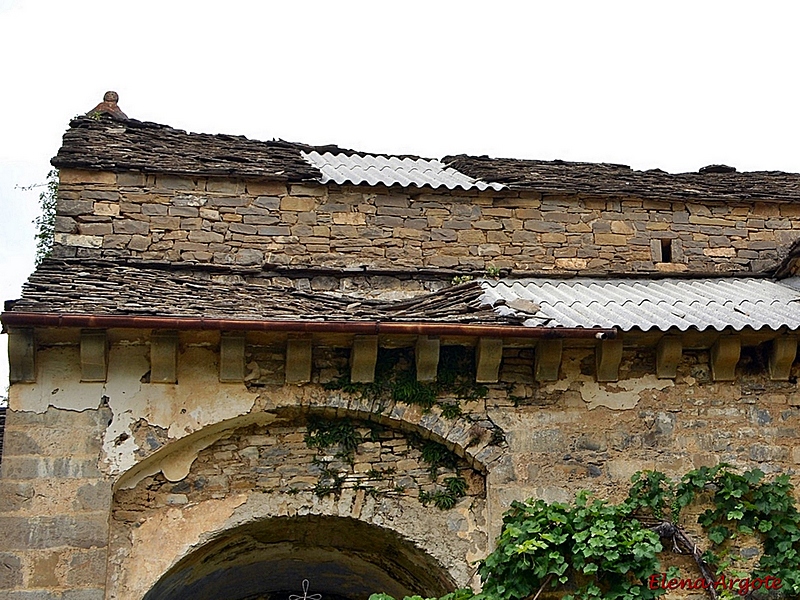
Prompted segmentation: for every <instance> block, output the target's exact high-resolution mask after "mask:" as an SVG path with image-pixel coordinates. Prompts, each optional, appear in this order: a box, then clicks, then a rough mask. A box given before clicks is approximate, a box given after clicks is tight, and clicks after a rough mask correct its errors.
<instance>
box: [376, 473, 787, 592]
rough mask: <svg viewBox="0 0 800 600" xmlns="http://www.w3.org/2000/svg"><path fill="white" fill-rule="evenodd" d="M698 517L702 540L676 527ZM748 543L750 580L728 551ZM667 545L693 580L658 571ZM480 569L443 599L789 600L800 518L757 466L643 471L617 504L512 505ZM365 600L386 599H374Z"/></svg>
mask: <svg viewBox="0 0 800 600" xmlns="http://www.w3.org/2000/svg"><path fill="white" fill-rule="evenodd" d="M686 509H689V510H688V511H687V510H686ZM698 511H702V512H700V514H699V517H696V520H697V523H698V524H699V525H700V527H701V529H702V531H703V532H704V533H705V537H706V540H705V541H704V542H701V541H700V540H693V539H691V537H690V535H689V534H688V533H687V532H686V530H684V528H683V523H684V522H687V521H688V519H689V517H688V516H686V515H685V514H684V512H687V513H689V514H694V515H696V514H697V513H698ZM701 543H703V545H705V546H707V549H706V551H705V552H701V550H700V549H699V548H698V546H699V545H700V544H701ZM752 543H756V544H757V545H758V546H759V548H760V558H759V560H758V562H757V564H755V566H754V567H753V566H751V568H750V569H749V573H748V572H747V571H746V570H745V569H744V568H743V566H742V565H741V564H737V563H742V562H744V561H743V559H741V558H739V557H738V556H737V555H738V554H739V553H738V552H734V550H736V549H739V548H741V547H742V545H744V544H752ZM665 548H666V549H670V550H673V551H679V552H681V553H683V554H687V555H689V556H690V557H691V558H692V559H693V560H694V561H695V563H696V565H697V570H698V573H695V574H694V576H689V577H686V576H684V579H679V578H678V577H679V573H678V570H677V568H675V567H671V568H670V569H668V570H667V572H666V573H664V574H662V569H661V565H660V561H659V554H660V553H662V552H663V551H664V550H665ZM748 564H750V563H748ZM478 572H479V574H480V576H481V581H482V589H481V591H480V592H479V593H477V594H474V593H473V592H472V591H470V590H458V591H457V592H454V593H453V594H448V595H447V596H444V597H443V598H442V599H441V600H445V599H446V600H455V599H458V600H467V599H469V598H472V599H473V600H522V599H526V600H537V599H538V598H539V596H540V595H541V594H542V593H544V592H545V591H550V592H551V593H556V594H558V597H559V598H561V599H562V600H589V599H600V598H603V599H617V600H635V599H636V600H646V599H648V598H657V597H659V596H661V595H663V594H664V593H666V589H665V588H667V589H676V588H677V587H678V585H680V587H681V588H683V589H690V590H699V591H700V593H705V594H707V595H708V596H709V597H710V598H714V599H716V598H735V597H744V596H746V597H748V598H781V597H783V598H796V597H798V595H800V513H799V512H798V510H797V507H796V504H795V500H794V494H793V487H792V485H791V484H790V483H789V479H788V476H786V475H781V476H778V477H775V478H774V479H772V480H771V481H768V480H766V479H765V475H764V473H763V472H762V471H760V470H758V469H754V470H750V471H746V472H744V473H738V472H736V471H735V469H733V468H732V467H731V466H730V465H727V464H721V465H718V466H716V467H702V468H700V469H696V470H693V471H690V472H689V473H687V474H686V475H684V476H683V477H682V478H681V479H680V480H679V481H672V480H670V479H669V478H668V477H667V476H666V475H665V474H663V473H660V472H657V471H641V472H639V473H636V474H635V475H634V477H633V478H632V481H631V486H630V489H629V491H628V495H627V497H626V498H625V500H623V501H622V502H620V503H617V504H614V503H611V502H608V501H605V500H600V499H597V498H593V497H592V496H591V495H589V494H588V493H587V492H580V493H579V494H578V495H577V496H576V498H575V501H574V502H573V503H571V504H563V503H558V502H556V503H547V502H545V501H543V500H528V501H527V502H515V503H513V504H512V506H511V509H510V510H509V511H508V512H507V513H506V514H505V516H504V518H503V528H502V532H501V534H500V537H499V538H498V540H497V544H496V549H495V551H494V552H492V553H491V554H490V555H489V556H488V557H486V559H485V560H484V561H482V562H481V563H480V565H479V568H478ZM671 582H674V587H670V585H668V584H669V583H671ZM755 582H759V583H758V585H756V584H755ZM763 582H771V583H770V585H768V586H762V583H763ZM370 600H391V598H390V597H389V596H386V595H385V594H374V595H373V596H372V597H371V599H370ZM406 600H421V599H419V597H412V598H407V599H406Z"/></svg>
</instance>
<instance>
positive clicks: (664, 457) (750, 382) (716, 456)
mask: <svg viewBox="0 0 800 600" xmlns="http://www.w3.org/2000/svg"><path fill="white" fill-rule="evenodd" d="M214 335H217V334H213V333H210V332H205V333H197V334H193V333H188V332H186V333H182V334H181V346H180V348H181V349H180V355H179V357H178V381H179V383H178V384H156V383H149V382H148V379H147V377H146V375H147V373H148V370H149V366H148V360H147V356H148V343H147V337H146V336H142V337H138V338H136V337H130V332H128V333H127V334H123V333H119V334H115V335H114V336H112V338H113V339H114V340H115V341H114V343H113V344H112V345H111V348H110V352H109V366H108V369H109V381H108V383H106V384H103V383H81V382H80V360H79V352H78V348H77V332H75V336H76V337H73V338H68V337H65V336H63V335H62V336H61V337H59V338H58V341H57V343H51V344H44V345H43V346H42V348H41V349H40V351H39V356H38V360H39V365H40V367H39V368H40V374H41V375H40V380H39V381H38V383H37V384H21V383H18V384H14V385H13V386H12V387H11V390H10V408H9V413H8V425H7V432H6V447H5V451H4V457H3V464H2V479H0V539H2V540H3V545H2V552H0V562H2V564H3V565H6V567H3V568H0V590H2V592H1V593H4V594H6V596H4V597H8V598H11V599H16V600H22V599H23V598H24V599H26V600H27V598H29V596H26V595H25V594H32V593H36V594H39V596H36V597H37V598H42V599H45V600H51V599H56V598H63V599H65V600H84V599H89V600H95V599H97V600H99V599H100V598H103V597H104V594H106V593H111V591H113V594H115V595H114V596H113V597H115V598H118V599H119V600H127V599H128V598H130V599H133V598H136V599H137V600H138V599H140V598H141V597H142V595H143V593H144V592H145V591H146V590H147V589H149V586H152V585H153V584H154V583H155V582H156V581H158V580H159V578H160V577H161V576H162V575H163V574H164V573H165V572H166V571H167V570H168V569H169V568H171V567H172V566H173V565H175V564H176V563H177V561H179V560H183V559H185V558H186V557H190V556H191V555H192V553H193V552H196V551H198V549H201V548H204V547H206V545H207V544H208V543H210V541H211V540H213V539H214V535H217V534H219V533H221V532H225V531H227V530H228V529H230V528H232V527H234V526H236V527H239V526H242V525H246V524H248V523H255V522H258V521H263V520H264V519H268V518H269V517H274V516H286V517H292V516H297V515H326V516H331V517H337V518H342V517H346V518H348V519H357V520H362V521H364V522H366V523H369V524H370V525H371V526H380V527H382V528H387V529H390V530H392V531H395V532H397V533H398V535H402V536H404V537H406V538H407V539H409V540H412V541H413V542H414V544H415V545H416V546H417V547H418V548H421V549H422V550H423V551H424V552H426V553H428V554H429V555H430V556H433V557H434V559H435V560H436V561H438V562H439V564H441V565H443V567H444V568H446V569H447V571H448V572H449V573H450V574H451V577H452V579H453V581H455V582H457V583H459V584H465V583H468V582H469V581H470V577H471V576H472V571H471V568H470V567H469V564H470V562H472V561H474V560H476V559H479V558H481V557H482V556H484V555H485V553H486V551H487V549H488V547H489V544H490V540H492V539H494V537H495V536H496V535H497V534H498V532H499V529H500V525H501V515H502V513H503V512H504V511H505V510H506V509H507V508H508V506H509V504H510V503H511V502H512V501H513V500H521V499H524V498H527V497H537V498H544V499H546V500H550V501H552V500H563V501H567V500H569V499H571V498H572V497H574V494H575V493H576V492H577V491H579V490H582V489H589V490H592V491H594V492H596V493H597V495H598V496H600V497H603V498H611V499H619V498H620V497H621V495H622V494H624V492H625V490H626V489H627V484H628V481H629V478H630V476H631V475H632V474H633V473H634V472H635V471H637V470H639V469H645V468H651V469H652V468H655V469H660V470H663V471H666V472H667V473H668V474H669V475H671V476H674V477H678V476H680V475H682V474H683V473H685V472H686V471H687V470H690V469H692V468H696V467H699V466H703V465H711V464H717V463H718V462H720V461H725V462H729V463H732V464H733V465H735V466H737V467H740V468H743V469H744V468H752V467H758V468H760V469H762V470H763V471H765V472H767V473H768V474H770V475H771V474H775V473H788V474H790V475H791V476H792V479H793V481H794V482H795V484H797V483H800V480H799V479H798V474H797V473H798V464H800V452H798V450H797V448H796V440H797V437H798V431H800V393H798V390H797V377H798V375H800V363H795V365H794V367H793V370H792V373H791V377H790V379H789V381H773V380H771V379H769V377H768V375H767V373H766V369H765V364H764V360H765V355H764V354H763V353H762V349H761V348H760V347H756V346H745V347H744V348H743V350H742V358H741V360H740V361H739V365H738V367H737V372H736V380H735V381H732V382H720V381H714V380H713V379H712V377H711V375H710V368H709V360H710V357H709V351H708V350H705V349H692V348H690V347H688V345H687V349H685V350H684V353H683V358H682V359H681V362H680V364H679V367H678V373H677V376H676V377H675V378H674V379H657V378H656V376H655V374H654V362H655V357H654V349H653V348H652V347H635V346H627V347H626V348H625V351H624V354H623V360H622V364H621V367H620V377H619V380H618V381H615V382H612V383H600V382H597V381H596V380H595V377H594V364H595V361H594V352H593V349H592V348H587V347H579V346H577V345H572V346H570V345H569V344H567V346H566V347H565V349H564V355H563V360H562V364H561V370H560V376H559V379H558V380H557V381H553V382H538V381H536V380H535V378H534V370H533V360H534V354H535V353H534V351H533V348H530V347H517V348H514V347H510V348H506V349H505V351H504V357H503V365H502V369H501V381H500V382H499V383H497V384H489V385H487V388H488V389H487V395H486V396H485V397H484V398H478V399H475V400H472V401H469V402H466V401H461V402H460V404H461V407H462V409H463V411H464V413H465V414H464V415H463V416H460V417H455V418H447V417H445V416H444V415H443V414H442V413H441V410H440V409H439V408H438V407H434V408H433V409H432V410H431V412H429V413H425V412H424V411H423V410H421V409H420V408H419V407H418V406H409V405H405V404H403V403H399V402H389V403H387V404H381V403H375V402H372V401H371V400H369V399H364V398H361V397H359V394H357V393H347V392H344V391H342V390H330V389H325V387H324V386H325V384H326V383H329V382H331V381H333V380H334V379H335V378H336V377H337V376H338V372H339V368H340V367H341V366H342V365H346V357H347V353H346V352H345V351H344V349H342V348H341V347H339V348H330V347H328V346H326V345H325V344H324V343H323V341H322V340H318V342H317V343H316V345H315V348H314V356H315V366H314V371H313V374H312V378H311V382H310V383H308V384H304V385H284V384H282V383H280V382H279V373H280V369H279V368H277V367H276V365H277V363H278V362H280V361H279V358H280V357H281V356H283V347H282V345H281V344H275V343H267V342H264V341H258V340H250V342H249V343H248V349H247V353H248V361H249V364H248V370H249V371H251V372H255V371H256V369H258V372H259V373H262V374H265V375H264V376H263V377H259V378H253V379H251V381H249V382H247V383H244V382H242V383H226V384H221V383H219V382H218V380H217V378H218V375H219V371H218V364H217V352H218V346H217V345H218V339H217V338H214ZM576 343H577V342H576ZM444 399H445V400H449V401H454V398H452V397H450V398H444ZM287 411H288V412H287ZM292 411H294V412H292ZM311 413H314V414H318V415H320V416H321V417H324V418H325V419H329V420H332V421H335V420H337V419H349V420H351V421H352V422H353V423H356V424H357V425H358V427H359V431H360V432H361V434H362V435H364V436H365V437H370V436H371V434H372V430H373V428H374V427H375V425H380V427H378V428H377V429H376V432H377V438H376V439H377V441H374V442H373V441H368V442H364V443H363V444H362V445H360V446H359V449H358V450H357V451H356V452H355V454H354V459H353V462H352V464H350V463H349V462H348V461H339V462H338V463H337V466H336V468H337V470H341V472H344V473H346V476H345V480H344V483H343V485H342V488H341V490H338V493H336V492H332V493H330V494H325V495H319V494H318V493H317V489H316V488H317V484H318V483H319V482H320V475H322V469H323V468H322V467H321V466H320V464H321V463H320V462H319V461H321V462H326V461H328V459H331V461H334V460H336V456H335V454H336V453H335V452H333V453H332V454H331V453H326V452H321V453H320V451H319V450H317V449H316V448H314V449H312V448H309V447H308V445H307V444H306V443H305V441H304V439H305V434H306V432H307V429H306V428H307V424H306V423H307V422H306V421H305V419H306V415H308V414H311ZM287 415H289V417H291V418H289V417H287ZM292 415H293V416H292ZM481 423H491V424H493V425H495V426H496V427H498V428H499V429H500V430H502V436H494V435H492V436H491V437H492V438H493V441H491V440H488V439H485V437H482V434H481V435H478V436H477V438H476V436H475V433H474V432H471V431H470V429H471V428H473V427H475V426H478V431H479V432H481V431H482V432H484V433H485V427H483V428H482V426H480V424H481ZM412 432H415V433H416V434H418V435H420V436H421V437H423V438H433V439H438V440H441V441H442V442H443V443H445V444H447V446H448V447H450V448H454V449H455V450H456V451H457V453H458V455H459V456H460V457H461V458H462V459H464V461H466V462H467V463H469V465H470V466H466V465H465V464H463V463H462V464H461V466H459V468H458V471H459V472H460V473H463V474H464V475H465V477H467V478H468V479H469V481H470V488H469V489H470V491H469V493H468V495H467V496H466V497H464V498H462V499H461V500H459V501H458V502H457V504H456V506H455V507H454V508H452V509H449V510H440V509H438V508H436V507H435V506H433V505H430V504H429V505H428V506H423V505H422V504H421V503H420V502H419V499H418V494H419V489H420V488H422V489H427V488H425V486H431V485H432V482H431V481H430V480H429V475H428V472H427V466H426V465H425V464H423V463H422V462H421V461H420V454H419V449H418V448H415V447H414V444H409V443H408V440H409V439H410V437H409V436H410V434H411V433H412ZM287 452H288V454H287ZM315 458H316V459H317V462H315V460H314V459H315ZM481 461H483V462H481ZM392 465H396V466H394V469H395V470H394V472H391V469H392ZM484 473H485V478H484V475H483V474H484ZM167 474H169V477H167ZM446 475H447V474H446V473H445V471H442V473H441V474H440V477H442V478H443V477H445V476H446ZM371 480H374V481H371ZM441 481H443V480H440V483H441ZM483 481H485V488H484V487H483V485H484V484H483ZM112 489H116V490H117V491H116V494H115V495H114V496H112ZM484 493H485V499H484V498H483V495H484ZM112 506H113V510H114V513H113V514H114V515H115V518H114V520H113V521H112V530H111V531H109V517H110V515H111V514H112ZM109 536H110V537H109ZM109 539H110V540H111V546H110V547H109V546H108V544H109ZM156 547H157V548H159V549H161V551H160V552H158V553H156V552H154V550H153V549H154V548H156ZM109 552H110V553H109ZM106 561H108V562H106ZM107 568H111V569H113V573H110V574H109V579H108V581H109V584H108V585H109V586H110V587H109V588H108V590H110V591H106V569H107ZM687 568H688V567H687Z"/></svg>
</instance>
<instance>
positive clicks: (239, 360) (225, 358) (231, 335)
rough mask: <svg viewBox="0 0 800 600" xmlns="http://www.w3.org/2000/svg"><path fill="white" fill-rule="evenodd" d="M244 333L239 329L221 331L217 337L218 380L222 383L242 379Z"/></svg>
mask: <svg viewBox="0 0 800 600" xmlns="http://www.w3.org/2000/svg"><path fill="white" fill-rule="evenodd" d="M245 340H246V335H245V333H244V332H240V331H223V332H222V333H221V334H220V338H219V380H220V382H222V383H236V382H241V381H244V376H245V369H244V347H245Z"/></svg>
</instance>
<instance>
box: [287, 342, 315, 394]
mask: <svg viewBox="0 0 800 600" xmlns="http://www.w3.org/2000/svg"><path fill="white" fill-rule="evenodd" d="M284 372H285V374H286V383H308V382H309V381H311V338H307V337H303V338H289V339H288V340H287V342H286V368H285V369H284Z"/></svg>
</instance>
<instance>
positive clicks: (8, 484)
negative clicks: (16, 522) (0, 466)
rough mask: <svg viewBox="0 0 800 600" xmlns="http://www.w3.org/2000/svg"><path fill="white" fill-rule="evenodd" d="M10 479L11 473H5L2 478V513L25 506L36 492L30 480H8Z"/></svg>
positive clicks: (0, 508)
mask: <svg viewBox="0 0 800 600" xmlns="http://www.w3.org/2000/svg"><path fill="white" fill-rule="evenodd" d="M8 479H10V475H8V474H6V473H3V478H2V479H0V513H4V512H14V511H17V510H20V509H22V508H24V507H25V506H26V505H27V504H28V503H30V501H31V499H32V498H33V497H34V494H35V493H36V490H35V489H34V487H33V483H31V482H30V481H8Z"/></svg>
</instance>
